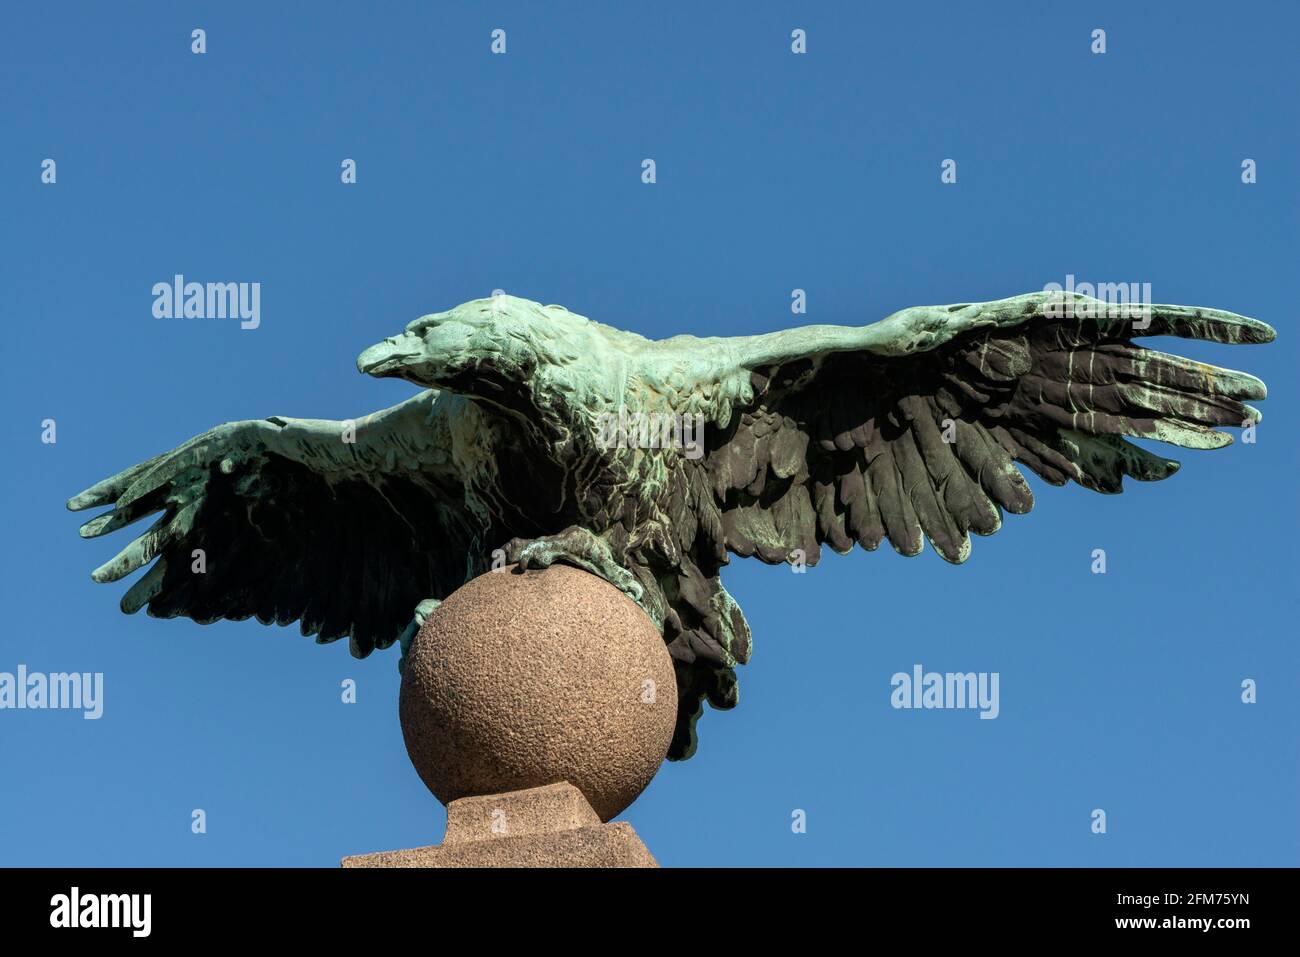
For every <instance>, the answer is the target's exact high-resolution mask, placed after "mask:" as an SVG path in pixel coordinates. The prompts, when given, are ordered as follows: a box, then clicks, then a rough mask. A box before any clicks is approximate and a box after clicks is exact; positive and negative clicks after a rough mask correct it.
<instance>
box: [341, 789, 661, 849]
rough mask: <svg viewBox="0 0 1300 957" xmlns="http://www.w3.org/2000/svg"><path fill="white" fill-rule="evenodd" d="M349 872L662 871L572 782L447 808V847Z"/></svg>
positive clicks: (624, 827)
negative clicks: (498, 869) (426, 869)
mask: <svg viewBox="0 0 1300 957" xmlns="http://www.w3.org/2000/svg"><path fill="white" fill-rule="evenodd" d="M342 863H343V866H344V867H658V866H659V865H658V864H657V863H656V861H655V859H654V858H653V857H652V856H651V855H650V852H649V851H648V850H646V846H645V845H644V844H642V843H641V839H640V838H638V837H637V836H636V832H635V831H633V830H632V825H630V824H628V823H626V822H625V821H620V822H618V823H615V824H603V823H601V820H600V815H599V814H597V813H596V810H595V809H594V808H593V807H592V806H591V804H590V802H588V801H587V799H586V798H585V797H583V796H582V792H581V791H579V790H578V789H577V788H575V787H574V786H573V785H572V784H568V783H564V784H548V785H546V786H544V787H538V788H529V789H528V790H524V791H509V792H507V793H504V794H489V795H484V796H481V797H467V798H460V799H459V800H456V801H452V802H451V803H450V804H448V805H447V833H446V836H445V837H444V838H443V842H442V844H434V845H430V846H429V847H414V848H410V849H409V850H402V851H380V852H379V853H376V854H358V855H356V856H355V857H345V858H343V862H342Z"/></svg>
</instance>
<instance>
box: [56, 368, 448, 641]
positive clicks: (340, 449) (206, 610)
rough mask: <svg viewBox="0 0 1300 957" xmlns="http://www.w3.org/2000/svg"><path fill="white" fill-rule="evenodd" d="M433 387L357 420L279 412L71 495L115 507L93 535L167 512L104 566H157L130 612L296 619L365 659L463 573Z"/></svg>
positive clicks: (89, 525)
mask: <svg viewBox="0 0 1300 957" xmlns="http://www.w3.org/2000/svg"><path fill="white" fill-rule="evenodd" d="M436 398H437V393H436V392H426V393H422V394H421V395H418V396H415V397H414V398H412V399H410V400H408V401H407V402H404V403H402V404H401V405H398V406H394V407H393V408H392V409H387V410H385V411H383V412H380V413H376V414H374V415H372V416H366V417H364V418H362V419H359V420H357V421H356V422H355V424H354V423H347V422H326V421H321V420H310V419H282V418H278V417H277V418H270V419H264V420H256V421H248V422H236V423H231V424H227V425H221V426H218V427H217V428H215V429H212V430H210V431H208V432H205V433H203V434H202V435H200V436H197V437H195V438H193V439H191V440H190V441H188V442H186V443H185V444H183V445H181V446H180V447H179V448H177V449H174V450H172V451H170V452H166V453H164V454H162V455H159V456H157V457H155V458H152V459H150V460H149V461H147V462H142V463H140V464H139V465H136V466H133V467H132V468H129V469H126V470H125V471H123V472H120V473H118V474H117V475H114V476H112V477H111V478H108V479H105V480H104V481H102V482H99V483H98V484H96V485H93V486H91V487H90V488H89V489H87V490H86V491H84V492H82V493H81V494H80V495H77V496H75V497H73V498H72V499H71V500H70V501H69V502H68V507H69V508H70V509H74V510H79V509H84V508H93V507H95V506H99V505H110V504H111V505H113V508H112V509H111V510H110V511H108V512H106V513H104V514H102V515H99V516H98V517H96V518H93V519H91V520H90V521H88V522H86V523H85V524H84V525H83V526H82V527H81V535H82V536H83V537H85V538H93V537H95V536H98V535H104V534H107V533H108V532H112V531H116V530H117V529H119V528H122V527H123V526H125V525H128V524H130V523H132V522H135V521H137V520H139V519H141V518H144V517H145V516H147V515H150V514H154V513H157V512H161V513H162V516H161V518H159V519H158V521H157V523H156V524H154V525H153V527H152V528H150V529H149V530H148V531H146V532H145V533H144V534H142V535H140V537H138V538H136V539H135V540H134V541H132V542H131V543H130V544H129V545H127V546H126V548H124V549H123V550H122V551H121V552H120V553H119V554H118V555H117V556H115V557H114V558H112V559H110V560H109V561H108V562H106V563H105V564H104V565H101V566H100V567H99V568H97V569H95V571H94V572H93V573H92V575H91V577H92V578H93V579H94V580H95V581H98V582H110V581H117V580H118V579H121V578H123V577H125V576H126V575H129V574H130V573H131V572H133V571H135V570H136V569H138V568H141V567H143V566H144V565H147V564H148V563H149V562H150V561H154V559H157V560H156V561H155V562H154V564H153V566H152V567H151V568H150V569H149V571H148V572H147V573H146V574H145V575H144V576H143V577H142V578H140V579H139V581H137V582H135V584H133V585H132V586H131V588H130V589H129V590H128V591H127V592H126V594H125V595H124V596H123V598H122V610H123V611H124V612H127V613H128V614H132V613H134V612H136V611H139V610H140V609H141V608H143V607H146V606H147V607H148V610H149V614H150V615H154V616H157V617H164V618H172V617H175V616H177V615H183V616H185V617H187V618H192V619H194V620H195V621H197V622H200V623H204V624H207V623H209V622H213V621H216V620H217V619H219V618H229V619H233V620H242V619H245V618H249V617H254V616H255V617H256V618H257V619H258V621H260V622H262V623H263V624H270V623H271V622H275V623H277V624H282V625H283V624H288V623H290V622H292V621H295V620H299V619H300V620H301V622H302V633H303V634H304V635H312V634H314V635H316V636H317V638H316V640H317V641H318V642H321V643H324V642H328V641H334V640H336V639H339V638H343V637H347V638H349V639H350V644H351V650H352V653H353V654H354V655H356V656H357V657H359V658H360V657H364V656H366V655H367V654H369V653H370V652H371V651H372V650H373V649H374V648H386V647H387V646H388V645H390V644H392V643H393V641H394V640H395V639H396V638H397V637H398V635H399V634H400V633H401V631H402V628H403V627H404V626H405V625H406V624H407V623H408V622H409V621H410V620H411V614H412V612H413V610H414V608H415V606H416V604H417V603H418V602H420V601H422V600H423V599H425V598H442V597H445V596H446V595H447V594H449V593H450V592H451V591H452V590H454V589H455V588H456V587H458V586H459V585H460V584H461V583H462V582H463V581H464V578H465V567H466V566H465V562H466V558H465V556H466V551H467V548H468V545H469V541H470V537H471V533H470V532H469V531H468V527H467V525H466V518H465V515H464V514H463V511H462V510H461V508H460V507H459V506H458V503H459V502H461V501H462V500H463V490H462V489H461V487H460V484H459V481H458V480H457V478H456V476H455V474H454V473H453V472H452V471H451V470H450V469H449V467H448V466H447V465H446V462H447V459H448V456H447V455H446V453H445V449H444V448H443V447H442V442H443V441H444V440H445V430H443V429H439V428H438V425H439V423H438V422H436V421H430V420H431V419H432V416H431V411H432V408H433V404H434V402H435V400H436Z"/></svg>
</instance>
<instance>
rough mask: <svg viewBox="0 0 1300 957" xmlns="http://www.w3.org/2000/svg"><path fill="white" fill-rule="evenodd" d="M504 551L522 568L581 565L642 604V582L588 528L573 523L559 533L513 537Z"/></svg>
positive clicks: (511, 560) (513, 563) (507, 556)
mask: <svg viewBox="0 0 1300 957" xmlns="http://www.w3.org/2000/svg"><path fill="white" fill-rule="evenodd" d="M504 551H505V554H506V562H507V563H509V564H512V565H518V566H519V567H520V568H521V569H524V570H531V569H542V568H549V567H550V566H552V565H554V564H556V563H557V562H558V563H561V564H565V565H572V566H573V567H575V568H581V569H582V570H583V571H588V572H591V573H592V574H593V575H597V576H599V577H601V578H603V579H605V581H607V582H609V583H610V584H611V585H613V586H614V587H615V588H617V589H618V590H619V591H621V592H623V594H625V595H627V596H628V597H629V598H631V599H632V600H633V601H634V602H636V603H637V604H638V605H639V604H641V598H642V594H643V593H644V591H645V589H644V588H642V586H641V583H640V582H639V581H637V579H636V576H635V575H633V574H632V573H631V572H630V571H628V570H627V569H626V568H624V567H623V566H622V565H621V564H620V563H619V562H618V560H617V559H616V558H615V557H614V552H613V549H611V548H610V546H609V543H608V542H606V541H605V540H604V539H603V538H601V537H600V536H599V535H596V534H595V533H593V532H592V531H590V530H589V529H586V528H581V527H579V526H577V525H572V526H570V527H569V528H566V529H565V530H564V531H563V532H560V533H559V534H558V535H543V536H542V537H541V538H532V539H528V538H512V539H511V540H510V541H509V542H508V543H507V544H506V547H505V549H504Z"/></svg>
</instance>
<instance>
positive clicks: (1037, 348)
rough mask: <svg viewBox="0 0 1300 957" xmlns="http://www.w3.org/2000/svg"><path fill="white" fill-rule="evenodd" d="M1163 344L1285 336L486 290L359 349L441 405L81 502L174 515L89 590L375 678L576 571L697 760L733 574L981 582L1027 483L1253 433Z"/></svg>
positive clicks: (254, 429) (1230, 385)
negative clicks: (854, 316) (731, 308)
mask: <svg viewBox="0 0 1300 957" xmlns="http://www.w3.org/2000/svg"><path fill="white" fill-rule="evenodd" d="M1148 335H1172V336H1181V337H1184V338H1196V339H1207V340H1212V341H1215V342H1225V343H1259V342H1269V341H1271V340H1272V339H1273V337H1274V332H1273V330H1272V329H1271V328H1270V327H1269V326H1267V325H1265V324H1264V323H1261V322H1258V321H1256V320H1254V319H1248V318H1244V317H1242V316H1238V315H1234V314H1232V313H1229V312H1220V311H1218V310H1213V309H1201V308H1194V307H1187V306H1162V305H1153V306H1147V307H1142V306H1123V305H1121V306H1115V305H1108V304H1106V303H1103V302H1100V301H1098V300H1094V299H1088V298H1085V297H1081V296H1076V295H1072V294H1068V293H1067V294H1061V293H1033V294H1029V295H1024V296H1017V297H1014V298H1011V299H1003V300H999V301H997V302H989V303H972V304H963V305H952V306H925V307H916V308H911V309H904V310H903V311H901V312H898V313H895V314H894V315H892V316H890V317H888V318H887V319H884V320H882V321H881V322H877V323H874V324H872V325H868V326H864V327H861V328H849V327H842V326H808V327H805V328H801V329H791V330H788V331H784V332H777V333H772V334H770V335H760V336H745V337H739V338H727V339H723V338H710V339H698V338H695V337H693V336H677V337H674V338H672V339H666V340H663V341H651V340H648V339H645V338H643V337H642V336H639V335H635V334H633V333H629V332H623V331H620V330H618V329H613V328H611V327H609V326H605V325H601V324H599V323H596V322H592V321H590V320H588V319H585V318H583V317H582V316H578V315H575V314H573V313H571V312H568V311H567V310H565V309H563V308H561V307H559V306H542V305H539V304H538V303H535V302H529V301H527V300H523V299H517V298H514V297H511V296H497V297H494V298H492V299H485V300H476V301H474V302H469V303H466V304H465V305H462V306H458V307H457V308H455V309H452V310H451V311H450V312H443V313H436V314H434V315H429V316H424V317H422V318H420V319H417V320H416V321H415V322H413V323H411V324H410V325H409V326H408V327H407V328H406V331H405V332H403V333H402V334H400V335H398V336H395V337H393V338H391V339H387V340H385V341H384V342H381V343H379V344H378V345H375V346H372V347H371V348H369V349H367V350H366V351H365V352H364V353H362V354H361V356H360V358H359V359H358V360H357V365H358V368H359V369H360V370H361V371H363V372H367V373H369V374H371V375H375V376H398V377H401V378H404V379H407V380H408V381H410V382H413V383H415V384H417V385H420V386H423V387H426V388H427V389H428V391H425V392H421V393H420V394H419V395H416V396H413V397H412V398H410V399H409V400H407V401H406V402H403V403H401V404H400V405H397V406H394V407H393V408H390V409H385V410H383V411H381V412H376V413H373V414H371V415H368V416H364V417H363V418H360V419H358V420H356V421H355V422H327V421H322V420H316V419H291V418H283V417H280V416H272V417H270V418H267V419H261V420H257V421H249V422H236V423H230V424H226V425H221V426H218V427H216V428H214V429H212V430H210V431H208V432H205V433H203V434H202V435H200V436H197V437H196V438H193V439H191V440H190V441H188V442H186V443H185V444H183V445H181V446H180V447H179V448H177V449H174V450H172V451H170V452H166V453H164V454H163V455H160V456H158V457H156V458H153V459H150V460H149V461H147V462H143V463H141V464H139V465H135V466H132V467H131V468H129V469H126V470H125V471H123V472H120V473H118V474H117V475H114V476H113V477H111V478H108V479H105V480H104V481H102V482H99V483H98V484H96V485H94V486H92V487H91V488H89V489H87V490H86V491H84V492H82V493H81V494H80V495H77V496H75V497H74V498H73V499H72V500H71V501H69V503H68V507H69V508H72V509H84V508H90V507H94V506H100V505H112V506H113V508H112V510H111V511H109V512H107V513H105V514H103V515H100V516H98V517H96V518H94V519H91V520H90V521H88V522H87V523H86V524H85V525H83V526H82V528H81V534H82V535H83V536H84V537H87V538H90V537H94V536H97V535H103V534H105V533H107V532H111V531H115V530H117V529H119V528H122V527H123V526H125V525H128V524H130V523H131V522H134V521H136V520H138V519H140V518H143V517H144V516H146V515H149V514H152V513H155V512H162V517H161V519H160V520H159V521H158V522H157V524H155V525H154V526H153V527H152V528H150V529H149V530H148V531H147V532H146V533H145V534H144V535H142V536H141V537H139V538H137V539H136V540H134V541H133V542H131V544H130V545H128V546H127V547H126V548H125V549H124V550H123V551H122V552H121V553H120V554H119V555H117V556H116V557H115V558H113V559H112V560H110V561H109V562H107V563H106V564H104V565H103V566H101V567H100V568H97V569H96V570H95V571H94V572H93V574H92V577H93V578H94V580H95V581H99V582H107V581H116V580H118V579H120V578H122V577H124V576H126V575H128V574H130V573H131V572H133V571H135V570H136V569H138V568H140V567H142V566H144V565H146V564H147V563H149V562H150V561H152V560H154V559H155V558H156V559H157V561H156V562H155V563H154V565H153V567H151V568H150V569H149V571H148V572H147V573H146V574H145V575H144V576H143V577H142V578H141V579H140V580H139V581H137V582H136V583H135V584H134V585H132V587H131V588H130V589H129V590H128V591H127V593H126V595H125V596H124V597H123V599H122V609H123V611H126V612H128V613H131V612H135V611H138V610H139V609H140V608H142V607H146V606H147V607H148V610H149V613H150V614H151V615H156V616H161V617H173V616H176V615H184V616H186V617H189V618H192V619H194V620H195V621H199V622H205V623H206V622H211V621H215V620H216V619H218V618H231V619H243V618H249V617H253V616H255V617H256V618H257V619H258V620H259V621H261V622H263V623H271V622H276V623H278V624H287V623H289V622H292V621H294V620H301V623H302V624H301V628H302V633H303V634H304V635H311V634H315V635H316V636H317V639H316V640H317V641H318V642H328V641H334V640H336V639H338V638H343V637H346V638H348V639H349V641H350V644H351V648H352V653H353V654H354V655H356V656H357V657H364V656H365V655H368V654H369V653H370V652H371V651H372V650H373V649H375V648H386V647H388V646H389V645H391V644H393V643H394V642H396V641H398V640H399V639H401V640H402V642H403V644H404V645H405V643H406V642H407V641H409V640H410V637H411V636H412V635H413V634H414V633H415V631H416V629H417V628H418V627H419V625H420V624H421V623H422V622H423V620H424V617H425V616H426V615H427V614H428V613H429V612H430V611H431V610H432V609H433V608H435V607H436V606H437V604H438V602H439V601H440V600H441V599H443V598H446V597H447V596H448V595H449V594H450V593H451V592H453V591H454V590H456V589H457V588H458V587H459V586H460V585H461V584H463V583H464V582H465V581H467V580H468V579H469V578H472V577H474V576H475V575H477V574H478V573H480V572H482V571H484V570H485V569H487V568H488V567H490V566H491V565H492V564H493V563H494V562H495V563H497V564H504V563H518V564H519V565H521V566H523V567H525V568H537V567H545V566H547V565H550V564H552V563H554V562H565V563H569V564H572V565H576V566H578V567H580V568H584V569H587V570H588V571H591V572H594V573H596V574H598V575H600V576H602V577H603V578H605V579H606V580H607V581H609V582H611V583H612V584H614V585H615V586H617V587H618V588H620V589H622V590H623V591H624V592H626V593H627V594H628V595H630V596H631V597H632V598H633V599H634V600H635V601H637V602H638V604H640V606H641V607H642V608H643V609H644V610H645V612H646V613H647V614H648V615H649V616H650V618H651V620H652V621H653V622H654V624H655V626H656V627H657V628H659V629H660V631H661V632H662V634H663V636H664V640H665V641H666V642H667V644H668V649H669V651H670V653H671V655H672V657H673V660H674V668H675V671H676V676H677V682H678V715H677V725H676V730H675V733H674V737H673V741H672V747H671V750H670V757H673V758H679V759H680V758H684V757H688V756H689V755H690V754H691V753H693V751H694V749H695V721H696V719H697V718H698V716H699V714H700V712H701V710H702V702H703V701H704V700H705V699H706V698H707V700H708V701H709V702H710V703H711V704H712V705H713V706H714V707H717V708H730V707H732V706H734V705H735V704H736V700H737V687H736V677H735V672H734V670H733V669H734V667H735V666H736V665H737V664H743V663H744V662H745V661H746V660H747V659H748V658H749V652H750V630H749V626H748V625H747V624H746V622H745V618H744V616H743V615H742V614H741V611H740V608H739V607H737V605H736V603H735V601H733V600H732V598H731V596H730V595H728V594H727V592H726V591H725V590H724V589H723V587H722V584H721V582H720V581H719V578H718V572H719V569H720V568H721V566H722V565H725V564H726V563H727V561H728V553H732V554H736V555H741V556H757V557H758V558H760V559H761V560H763V561H765V562H769V563H779V562H790V561H802V562H805V563H806V564H808V565H814V564H816V563H817V560H818V558H819V556H820V552H821V546H822V545H823V544H826V545H829V546H830V547H831V548H833V549H834V550H836V551H840V552H845V551H848V550H849V549H851V548H852V547H853V545H854V543H857V544H859V545H861V546H862V547H864V548H866V549H869V550H871V549H875V548H877V547H878V546H879V545H880V543H881V542H882V541H884V540H885V539H886V538H888V540H889V542H890V544H891V545H892V546H893V547H894V549H895V550H896V551H898V552H900V553H902V554H904V555H915V554H917V553H918V552H920V551H921V549H922V546H923V544H924V541H925V540H926V539H929V541H930V543H931V544H932V545H933V546H934V549H935V550H936V551H937V552H938V553H939V554H940V555H941V556H942V557H943V558H945V559H947V560H948V561H950V562H963V561H965V560H966V558H967V557H968V555H969V554H970V539H969V533H970V532H975V533H976V534H978V535H991V534H992V533H993V532H995V531H997V530H998V529H999V528H1000V527H1001V524H1002V512H1003V510H1004V509H1005V510H1007V511H1010V512H1013V513H1016V514H1020V513H1024V512H1028V511H1029V510H1030V508H1031V507H1032V505H1033V496H1032V495H1031V493H1030V490H1029V486H1028V485H1027V484H1026V482H1025V480H1024V478H1023V476H1022V475H1021V474H1020V472H1019V471H1018V470H1017V468H1016V465H1015V463H1016V462H1019V463H1021V464H1023V465H1025V466H1027V467H1029V468H1030V469H1032V470H1033V471H1034V472H1036V473H1037V474H1038V475H1040V476H1041V477H1042V478H1043V479H1045V480H1046V481H1047V482H1049V483H1051V484H1053V485H1063V484H1065V482H1066V481H1067V480H1071V479H1072V480H1074V481H1075V482H1077V483H1078V484H1080V485H1083V486H1085V487H1087V488H1090V489H1093V490H1095V491H1099V492H1119V491H1120V490H1121V482H1122V479H1123V477H1124V476H1125V475H1129V476H1132V477H1133V478H1135V479H1139V480H1142V481H1151V480H1156V479H1163V478H1167V477H1168V476H1170V475H1172V474H1173V473H1174V472H1175V471H1176V470H1177V468H1178V463H1177V462H1174V461H1171V460H1169V459H1165V458H1162V457H1160V456H1156V455H1153V454H1151V453H1150V452H1147V451H1145V450H1144V449H1141V448H1139V447H1137V446H1136V445H1133V444H1131V443H1130V442H1127V441H1125V439H1124V438H1123V437H1124V436H1131V437H1137V438H1145V439H1159V440H1161V441H1164V442H1168V443H1172V444H1174V445H1181V446H1183V447H1185V448H1193V449H1213V448H1219V447H1221V446H1224V445H1227V444H1229V443H1230V442H1231V441H1232V438H1231V437H1230V436H1229V435H1227V434H1225V433H1223V432H1220V431H1217V430H1216V429H1215V428H1214V427H1215V426H1234V427H1247V426H1250V425H1253V423H1255V422H1257V421H1258V419H1259V414H1258V413H1257V412H1256V411H1255V410H1254V409H1253V408H1251V407H1250V406H1248V405H1245V404H1244V402H1243V400H1251V399H1262V398H1264V396H1265V388H1264V384H1263V383H1262V382H1260V381H1259V380H1258V379H1256V378H1254V377H1253V376H1250V375H1246V374H1245V373H1241V372H1232V371H1229V370H1226V369H1220V368H1216V367H1214V366H1210V365H1205V364H1202V363H1199V362H1193V361H1190V360H1188V359H1184V358H1181V357H1179V356H1174V355H1166V354H1164V353H1160V352H1154V351H1150V350H1147V349H1144V348H1141V347H1139V346H1137V345H1135V344H1134V343H1133V341H1132V340H1133V339H1134V338H1135V337H1140V336H1148ZM697 422H698V423H702V425H703V429H702V434H701V435H700V436H698V438H701V439H702V441H701V442H700V443H698V444H694V445H693V444H692V443H691V442H690V441H686V438H687V437H689V435H690V433H691V426H692V423H697ZM647 446H648V447H647ZM665 446H666V447H665ZM701 452H702V454H701ZM199 550H202V553H203V556H204V559H203V560H204V561H205V562H206V568H205V571H204V572H203V573H202V574H198V573H196V572H195V570H194V562H195V561H196V558H195V556H196V555H197V554H198V551H199ZM494 552H495V555H494ZM413 609H414V610H415V612H414V616H415V620H414V621H412V615H413Z"/></svg>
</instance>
